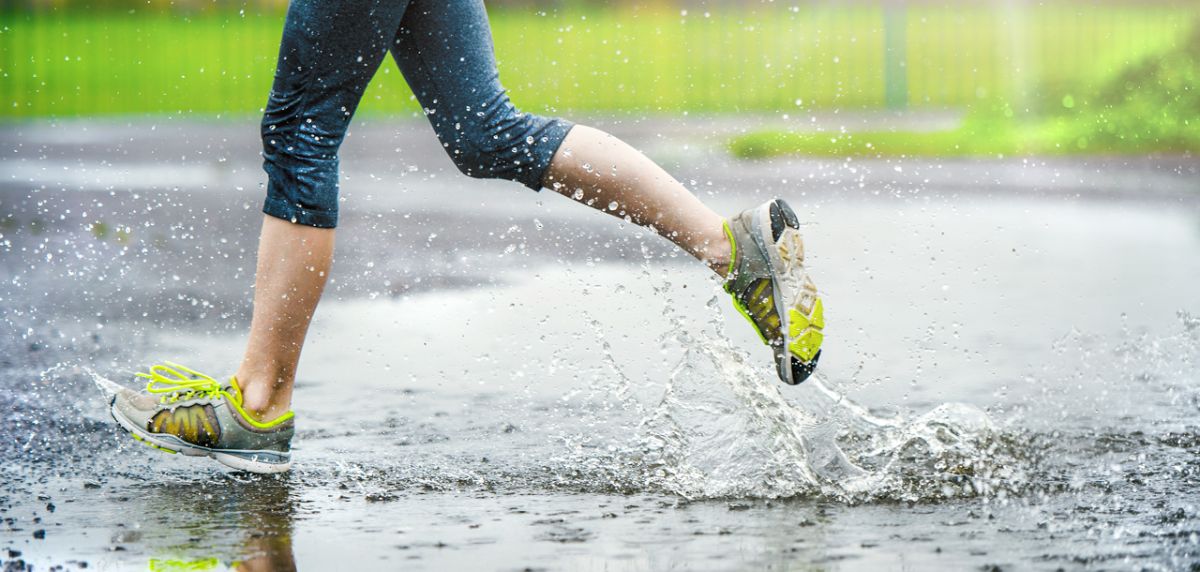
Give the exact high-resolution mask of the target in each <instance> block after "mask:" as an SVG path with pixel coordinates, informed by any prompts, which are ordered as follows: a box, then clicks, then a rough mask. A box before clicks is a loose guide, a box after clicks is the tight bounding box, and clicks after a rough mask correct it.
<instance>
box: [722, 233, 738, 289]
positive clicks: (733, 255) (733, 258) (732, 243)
mask: <svg viewBox="0 0 1200 572" xmlns="http://www.w3.org/2000/svg"><path fill="white" fill-rule="evenodd" d="M721 228H723V229H725V236H727V237H729V268H728V269H727V270H726V271H725V276H729V275H730V274H733V265H734V263H736V262H737V250H738V249H737V239H736V238H734V237H733V229H732V228H729V221H728V220H726V221H722V222H721Z"/></svg>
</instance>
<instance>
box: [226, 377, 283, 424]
mask: <svg viewBox="0 0 1200 572" xmlns="http://www.w3.org/2000/svg"><path fill="white" fill-rule="evenodd" d="M235 377H236V378H237V382H238V388H239V389H240V390H241V392H242V409H243V410H245V411H246V413H248V414H250V415H251V416H252V417H253V418H254V420H255V421H259V422H265V421H270V420H272V419H275V418H277V417H279V416H280V415H283V414H284V413H287V412H288V411H289V410H290V409H291V401H292V395H291V394H292V392H291V385H292V384H291V380H290V379H286V380H285V379H283V378H280V377H277V376H261V375H254V374H241V373H239V374H238V375H237V376H235Z"/></svg>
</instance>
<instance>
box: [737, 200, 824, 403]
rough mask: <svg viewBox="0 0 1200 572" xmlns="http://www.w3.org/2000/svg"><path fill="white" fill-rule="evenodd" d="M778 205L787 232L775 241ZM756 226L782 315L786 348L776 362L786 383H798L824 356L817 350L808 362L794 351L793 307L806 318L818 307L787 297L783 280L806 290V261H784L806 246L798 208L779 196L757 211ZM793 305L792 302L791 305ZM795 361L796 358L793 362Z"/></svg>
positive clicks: (814, 300)
mask: <svg viewBox="0 0 1200 572" xmlns="http://www.w3.org/2000/svg"><path fill="white" fill-rule="evenodd" d="M773 205H778V207H779V211H780V215H781V217H782V222H783V231H782V232H781V233H780V236H779V240H778V241H777V240H775V236H774V234H773V230H772V224H771V222H772V221H771V207H772V206H773ZM754 227H755V230H756V231H757V232H754V233H751V236H753V237H754V241H755V242H756V243H757V244H758V247H759V249H760V250H761V251H762V252H765V253H767V257H766V262H767V269H768V270H770V272H771V276H772V278H773V280H771V286H772V290H773V293H774V300H775V311H776V312H777V313H778V314H779V324H780V331H781V332H782V333H783V336H784V347H783V351H782V352H780V359H779V363H777V364H776V368H777V369H778V372H779V376H780V378H781V379H782V380H783V382H784V383H786V384H788V385H798V384H800V383H802V382H803V381H804V380H805V379H807V378H808V376H809V375H811V374H812V371H813V370H814V369H815V368H816V363H817V359H818V358H819V357H820V350H818V351H817V353H816V354H815V355H813V358H812V359H811V360H809V361H804V359H802V358H801V357H800V356H797V355H795V354H793V353H792V352H791V349H790V348H791V344H792V342H793V341H794V340H795V338H793V337H792V335H791V312H790V310H791V309H792V308H795V310H796V311H797V312H798V313H800V314H801V315H803V316H805V317H811V315H812V313H813V310H814V309H815V304H816V300H817V299H818V297H814V298H813V302H812V304H811V307H810V308H809V310H808V311H807V312H806V311H805V310H804V308H803V307H802V302H803V301H804V296H803V295H798V296H797V297H796V300H795V301H794V304H793V303H792V301H790V300H788V299H787V298H785V297H784V296H783V291H782V286H781V284H782V282H783V281H784V280H789V281H790V282H794V283H795V284H794V285H793V286H794V287H795V289H796V291H797V292H798V293H800V294H803V292H804V284H805V282H808V281H809V279H808V272H807V270H806V269H805V268H804V265H803V263H801V264H798V265H793V266H792V267H791V268H788V267H787V264H786V263H785V262H784V259H783V257H784V252H783V251H787V254H789V255H791V254H794V253H796V252H799V251H801V250H802V249H803V241H802V239H801V236H800V222H799V219H798V218H797V217H796V213H795V211H793V210H792V208H791V206H789V205H788V204H787V202H785V201H784V200H783V199H775V200H773V201H771V202H769V203H766V204H764V205H763V206H762V207H760V208H759V209H758V210H757V211H755V212H754ZM789 304H792V305H791V306H789ZM792 360H795V363H793V361H792ZM797 374H801V375H802V376H803V377H801V378H800V379H799V380H797V379H796V377H797Z"/></svg>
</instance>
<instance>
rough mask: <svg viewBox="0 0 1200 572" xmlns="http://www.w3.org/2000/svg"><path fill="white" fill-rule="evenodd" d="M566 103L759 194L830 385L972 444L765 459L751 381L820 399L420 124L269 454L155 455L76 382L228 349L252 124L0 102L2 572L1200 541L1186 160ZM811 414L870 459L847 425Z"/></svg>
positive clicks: (253, 206) (595, 226)
mask: <svg viewBox="0 0 1200 572" xmlns="http://www.w3.org/2000/svg"><path fill="white" fill-rule="evenodd" d="M820 119H821V121H822V122H829V123H830V125H831V126H832V125H835V124H836V122H838V121H844V119H840V118H834V117H829V118H820ZM589 123H591V124H593V125H597V126H600V127H603V128H606V129H609V130H611V131H612V132H614V133H616V134H617V135H619V136H621V137H623V138H625V139H627V140H628V141H630V142H631V143H633V144H634V145H635V146H637V147H639V148H641V149H643V150H644V151H646V152H647V153H648V154H649V155H650V156H651V157H653V158H655V159H656V160H658V161H660V162H661V163H662V164H663V165H664V166H666V167H667V168H668V170H670V171H671V172H673V173H675V174H676V175H677V176H678V178H680V179H681V180H683V181H685V183H687V184H688V185H689V186H690V187H691V188H693V189H695V190H696V192H697V193H698V194H700V195H701V196H702V197H703V198H704V199H705V200H706V201H709V202H710V203H711V204H713V206H714V207H715V208H716V209H717V210H719V211H720V212H726V213H733V212H735V211H736V210H738V209H741V208H745V207H747V206H749V205H753V204H757V203H758V202H761V201H764V200H767V199H769V198H771V197H774V196H784V197H786V198H788V199H789V201H790V202H791V203H792V204H793V206H795V207H796V209H797V211H798V212H800V214H801V218H802V219H804V222H805V233H806V236H807V241H808V243H807V246H808V249H809V253H810V257H811V264H812V265H813V269H814V273H815V275H816V277H817V279H818V283H819V285H820V286H821V287H822V288H823V289H824V290H825V291H826V296H827V304H828V305H829V312H830V319H831V327H830V332H829V335H830V338H829V339H830V342H829V346H828V348H827V351H826V355H825V361H824V363H823V364H822V375H823V376H824V379H825V380H826V382H827V383H828V384H829V385H830V386H831V387H833V388H835V390H836V391H838V392H840V394H844V395H845V396H847V397H848V398H850V399H852V400H854V401H856V402H858V403H861V404H863V405H864V406H865V407H867V408H869V409H870V410H871V411H873V412H876V413H878V414H880V415H894V416H897V417H899V418H905V419H913V418H917V417H918V416H919V415H920V414H922V413H924V412H927V411H930V410H933V409H935V408H936V407H938V406H939V405H941V404H943V403H965V404H969V405H970V406H972V407H975V408H978V409H979V410H981V411H984V412H986V416H987V417H988V418H989V419H990V420H991V423H992V424H993V425H994V428H993V429H992V430H990V431H989V433H988V434H987V435H986V436H984V435H975V434H972V435H970V436H969V439H968V440H969V441H970V447H969V448H968V450H969V454H968V455H967V457H969V458H957V457H956V458H953V459H951V458H950V457H949V456H947V455H946V454H945V453H944V452H938V451H934V450H931V449H929V448H928V447H926V446H925V445H923V444H922V443H923V442H921V441H919V440H905V439H901V441H903V443H905V444H904V445H898V446H897V447H896V452H895V454H893V455H892V456H889V457H887V458H888V459H892V461H893V465H889V466H888V467H872V468H871V470H872V471H876V472H877V473H878V474H879V475H881V477H886V478H881V480H880V482H879V484H878V485H876V486H875V488H873V489H870V490H867V491H866V492H863V493H862V494H856V495H847V494H843V493H844V491H842V490H841V489H838V488H837V487H831V486H829V485H828V483H825V484H820V483H806V482H796V480H797V478H798V477H793V476H790V475H791V473H788V472H787V470H788V464H789V463H790V464H795V463H803V462H805V459H803V458H797V457H794V456H793V457H788V456H786V455H784V454H783V453H781V452H780V451H782V450H784V449H786V447H784V445H786V444H787V443H785V442H784V441H786V436H784V437H781V436H780V435H779V434H777V433H774V432H772V431H770V430H767V429H764V428H767V427H770V425H769V424H767V423H765V421H764V415H765V413H763V411H764V410H763V409H762V408H761V407H754V406H750V405H748V404H759V405H761V404H762V403H766V402H759V401H753V400H750V401H747V400H746V399H745V398H744V393H745V391H750V392H751V393H754V392H767V393H770V395H778V396H780V399H783V400H784V402H787V403H792V404H794V405H795V406H796V408H797V410H802V409H805V408H806V407H807V410H806V411H807V413H806V415H808V416H809V417H812V418H814V419H816V420H817V421H820V417H821V412H820V411H816V412H814V411H813V409H814V407H815V406H814V405H813V404H821V403H824V402H822V401H821V400H820V399H819V398H818V396H817V395H816V394H815V393H814V391H815V390H814V389H813V388H811V387H805V386H801V387H799V388H782V387H778V384H777V383H775V382H773V380H772V379H771V374H770V370H769V365H768V364H765V363H760V362H758V361H757V360H765V356H764V355H763V354H764V350H763V349H762V348H761V347H760V346H758V345H757V342H756V340H755V339H754V337H753V334H752V333H750V331H749V330H748V329H747V328H746V327H745V326H744V325H742V324H741V323H739V322H738V320H740V318H739V317H737V315H736V314H735V313H734V312H733V311H732V309H731V308H729V307H728V304H727V303H725V301H724V299H723V298H720V297H719V293H720V292H719V288H718V285H717V284H716V282H715V281H714V280H713V279H712V277H710V276H708V275H707V273H706V272H705V271H704V270H703V269H702V268H699V267H698V265H696V264H694V263H693V262H691V261H690V260H688V259H686V257H685V256H683V255H682V254H680V253H679V252H677V251H675V250H674V249H673V248H672V247H671V246H670V245H669V244H667V243H665V242H664V241H662V240H660V239H658V238H656V237H653V236H649V235H647V234H646V233H644V232H640V231H639V230H638V229H636V228H632V227H629V226H628V225H625V224H621V223H620V222H619V221H617V220H616V219H613V218H610V217H607V216H604V215H601V214H598V213H594V212H592V211H590V210H588V209H585V208H582V207H579V206H578V205H575V204H573V203H572V202H571V201H569V200H567V199H565V198H562V197H559V196H557V195H553V194H550V193H541V194H539V193H533V192H531V191H528V190H527V189H524V188H522V187H520V186H519V185H516V184H514V183H509V182H504V181H476V180H472V179H468V178H466V177H463V176H461V175H460V174H458V173H457V172H456V171H454V169H453V166H452V165H451V164H450V162H449V160H448V159H447V158H446V157H445V156H444V155H443V154H442V152H441V149H440V148H439V147H438V145H437V143H436V141H435V140H434V139H433V136H432V131H431V130H430V129H429V127H428V126H427V125H426V124H424V123H423V122H422V121H421V120H419V119H415V118H364V119H362V120H360V121H358V123H357V126H356V127H355V128H354V130H353V132H352V134H351V136H350V138H349V139H348V140H347V142H346V145H345V147H344V149H343V169H344V177H343V189H344V190H343V195H342V196H343V199H344V202H343V213H342V225H341V230H340V231H339V236H338V252H337V260H336V262H335V267H334V272H333V278H332V281H331V284H330V287H329V289H328V291H327V292H328V293H327V296H326V298H325V300H324V301H323V302H322V306H321V308H320V310H319V311H318V315H317V318H316V321H315V323H314V326H313V330H312V334H311V336H310V341H309V345H308V346H307V347H306V350H305V355H304V358H303V361H302V362H301V374H300V377H299V380H298V383H297V388H298V389H297V397H296V403H295V408H296V411H297V416H298V420H299V425H298V427H299V433H298V436H297V441H296V447H297V449H296V462H297V468H296V470H295V471H293V472H292V473H291V474H289V475H287V476H283V477H271V478H262V477H255V476H251V475H245V474H238V473H235V472H230V471H227V470H224V469H222V468H220V467H219V466H217V465H215V464H213V463H211V462H206V461H205V460H195V459H183V458H176V457H174V456H166V455H163V454H160V453H158V452H155V451H152V450H150V449H147V448H144V447H142V446H140V445H138V444H137V443H135V442H133V441H132V440H130V439H128V437H126V436H124V435H121V434H120V432H119V431H118V430H117V429H116V428H115V427H114V426H113V424H112V422H111V421H110V420H109V419H108V418H107V413H106V411H105V407H104V399H103V396H102V394H101V392H100V391H99V390H98V389H97V387H96V385H95V382H94V376H95V375H98V376H101V377H104V378H106V379H111V380H114V381H117V382H121V383H127V384H132V383H133V381H132V380H133V378H132V375H131V374H132V372H134V371H137V370H139V369H144V368H145V367H146V366H148V365H149V364H152V363H155V362H158V361H161V360H163V359H172V360H176V361H182V362H184V363H187V364H190V365H193V366H194V367H197V368H198V369H201V370H203V371H209V372H211V373H213V374H214V375H223V374H226V373H228V372H229V371H230V369H231V368H232V367H234V366H235V364H236V362H237V359H238V358H239V357H240V352H241V344H242V343H243V342H244V337H243V336H244V331H245V328H246V326H247V324H248V320H249V312H250V304H249V302H250V298H251V285H252V279H253V267H254V248H255V238H256V236H257V231H258V224H259V221H260V219H261V216H262V215H261V214H260V213H259V210H258V209H259V207H260V206H261V195H262V185H263V180H264V176H263V174H262V172H261V170H260V168H259V166H258V158H257V145H258V141H257V138H256V125H255V124H254V121H253V120H249V119H247V120H242V119H230V120H223V121H218V122H198V121H186V120H180V119H173V118H158V119H155V118H137V119H129V120H123V119H114V120H104V121H99V120H96V121H83V120H65V121H60V122H39V123H28V124H9V125H6V126H4V127H3V128H0V150H3V151H4V153H5V156H4V159H3V163H0V389H2V390H3V391H0V411H2V412H3V417H4V419H5V421H4V423H3V425H2V428H0V480H2V484H0V564H2V565H3V566H4V567H5V570H10V569H11V570H22V569H36V570H46V569H50V568H51V567H52V566H60V567H62V569H68V570H69V569H82V568H85V567H86V568H88V569H122V570H123V569H157V570H170V569H187V568H184V566H193V567H194V569H205V568H204V567H208V569H224V568H231V569H233V568H239V567H240V568H241V569H247V570H254V569H290V568H292V567H298V568H300V569H310V570H324V569H341V568H355V569H396V568H409V569H431V570H434V569H436V570H443V569H464V568H471V569H495V570H524V569H533V570H592V569H606V570H661V569H693V570H760V569H781V570H792V569H795V570H810V569H914V570H915V569H930V568H934V569H953V570H958V569H971V568H974V569H988V570H991V569H1001V570H1010V569H1011V570H1024V569H1045V570H1056V569H1151V570H1178V569H1189V568H1195V567H1196V566H1197V565H1198V564H1200V547H1198V543H1200V536H1198V535H1200V509H1197V508H1196V507H1197V506H1200V496H1197V495H1196V494H1195V492H1194V490H1195V485H1196V482H1197V474H1198V471H1200V463H1198V460H1200V459H1198V457H1197V453H1200V438H1198V437H1197V425H1196V422H1195V419H1196V418H1197V415H1196V414H1197V410H1198V408H1200V391H1198V390H1197V381H1198V379H1197V365H1196V364H1197V360H1198V359H1200V350H1198V348H1200V289H1197V288H1195V287H1194V286H1195V284H1197V283H1198V282H1200V172H1198V170H1200V163H1197V162H1196V161H1195V160H1194V159H1190V158H1186V157H1159V158H1138V159H1126V158H1086V159H1055V160H1041V159H1037V160H1035V159H1024V158H996V159H986V160H954V161H945V160H911V159H910V160H882V159H880V160H855V161H838V160H830V161H825V160H773V161H765V162H743V161H737V160H734V159H732V158H730V157H728V156H727V155H725V154H724V152H723V151H722V150H721V148H720V144H721V142H722V141H723V140H724V139H725V138H726V137H728V136H729V135H730V134H733V133H737V132H738V131H739V130H742V129H746V128H749V127H752V126H753V123H752V120H749V119H742V120H734V119H729V118H688V119H682V118H678V119H672V118H656V119H641V118H638V119H630V118H614V117H599V118H593V120H592V121H590V122H589ZM714 298H716V301H713V299H714ZM681 334H685V335H684V336H683V337H681ZM696 348H700V349H701V350H704V351H697V350H696ZM743 362H744V363H743ZM728 363H736V364H737V367H736V368H734V369H729V366H728V365H727V364H728ZM739 392H741V393H739ZM668 394H669V395H671V396H674V398H673V399H674V400H673V401H671V400H668V399H666V398H664V397H663V396H664V395H668ZM739 395H741V396H742V397H738V396H739ZM668 402H669V403H668ZM664 403H667V404H668V405H669V406H664V405H663V404H664ZM821 407H824V406H821ZM664 412H665V413H664ZM664 418H665V419H667V420H668V421H669V422H670V423H669V424H667V425H664V424H663V419H664ZM806 419H807V417H806ZM668 426H669V427H670V428H671V430H670V431H666V432H665V433H664V432H663V430H662V428H663V427H668ZM820 426H821V425H820V423H817V424H815V425H814V427H820ZM946 427H948V428H949V429H951V430H952V429H954V427H953V425H947V426H946ZM697 435H703V436H705V438H704V439H699V438H697V437H696V436H697ZM867 437H872V436H871V435H868V436H867ZM841 438H842V439H843V446H844V448H845V449H846V450H847V451H849V452H851V458H852V460H854V461H856V462H860V463H869V461H870V459H871V457H870V455H869V454H867V453H864V452H862V451H863V449H862V448H857V447H856V445H855V443H856V441H855V439H860V440H861V439H865V438H864V437H863V436H862V435H861V434H860V435H855V434H852V433H847V434H846V435H843V436H842V437H841ZM655 439H657V440H658V441H655V442H666V443H667V444H668V446H665V447H660V448H659V449H651V448H647V446H646V443H648V442H650V441H654V440H655ZM866 441H869V442H875V441H871V440H870V439H866ZM662 451H670V452H671V453H672V454H671V455H665V454H663V453H662ZM776 464H778V465H776ZM760 466H761V467H767V468H769V470H758V469H759V467H760ZM781 475H782V476H781Z"/></svg>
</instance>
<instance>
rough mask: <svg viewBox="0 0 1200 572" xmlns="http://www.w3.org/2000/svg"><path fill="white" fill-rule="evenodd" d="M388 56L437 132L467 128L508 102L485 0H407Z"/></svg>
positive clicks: (495, 112) (492, 113)
mask: <svg viewBox="0 0 1200 572" xmlns="http://www.w3.org/2000/svg"><path fill="white" fill-rule="evenodd" d="M392 56H393V57H394V58H395V59H396V64H397V65H398V66H399V67H400V71H401V72H402V73H403V74H404V79H405V81H407V82H408V86H409V88H410V89H412V91H413V94H414V95H416V97H417V101H418V102H420V103H421V106H422V107H423V108H424V110H425V113H426V114H427V115H428V116H429V119H430V121H431V122H433V123H434V128H435V130H438V133H439V135H441V134H442V129H439V127H442V126H446V125H453V124H456V123H457V124H462V126H461V127H460V128H461V129H465V128H466V127H467V125H468V124H477V123H479V122H481V121H483V120H485V119H486V118H487V117H488V116H491V115H495V114H497V113H501V112H503V111H505V108H506V107H508V106H511V104H510V103H509V101H508V98H507V97H505V90H504V88H503V87H502V86H501V85H500V74H499V73H498V72H497V70H496V56H495V54H494V52H493V47H492V31H491V28H490V25H489V23H488V17H487V11H486V10H485V8H484V5H483V0H411V2H410V6H409V9H408V10H407V12H406V13H405V15H404V19H403V21H401V23H400V30H399V32H398V33H397V35H396V42H395V44H394V45H393V47H392Z"/></svg>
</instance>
